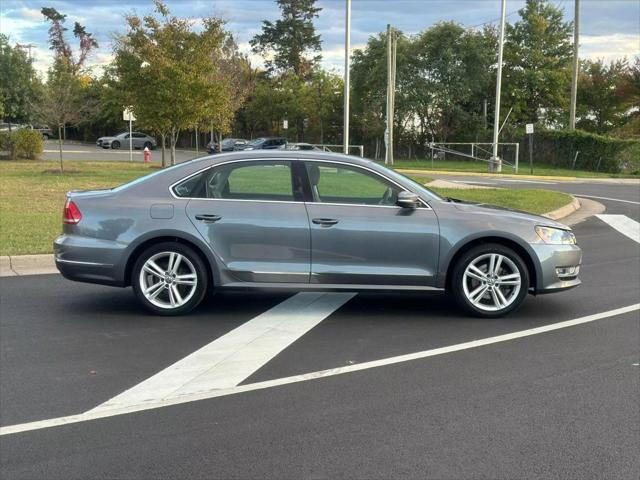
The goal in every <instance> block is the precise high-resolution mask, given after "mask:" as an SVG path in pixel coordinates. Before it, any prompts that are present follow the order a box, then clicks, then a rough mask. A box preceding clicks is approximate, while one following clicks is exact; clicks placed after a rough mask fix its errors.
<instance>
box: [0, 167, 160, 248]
mask: <svg viewBox="0 0 640 480" xmlns="http://www.w3.org/2000/svg"><path fill="white" fill-rule="evenodd" d="M57 169H58V163H57V162H55V161H45V162H34V161H28V160H27V161H4V160H3V161H0V255H18V254H28V253H50V252H51V251H52V246H51V243H52V242H53V239H54V238H55V237H56V236H57V235H58V234H59V233H60V232H61V230H62V207H63V206H64V201H65V193H66V192H68V191H69V190H85V189H91V188H108V187H114V186H117V185H120V184H122V183H125V182H128V181H130V180H133V179H134V178H137V177H139V176H141V175H145V174H147V173H151V172H153V171H155V169H154V168H153V167H150V166H147V165H144V164H141V163H135V164H130V163H124V162H72V161H69V162H65V169H67V170H68V173H65V174H62V175H61V174H59V173H52V172H54V171H57Z"/></svg>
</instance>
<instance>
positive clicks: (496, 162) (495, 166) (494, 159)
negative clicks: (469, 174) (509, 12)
mask: <svg viewBox="0 0 640 480" xmlns="http://www.w3.org/2000/svg"><path fill="white" fill-rule="evenodd" d="M506 9H507V0H502V13H501V15H500V38H499V40H498V78H497V79H496V105H495V114H494V118H493V152H492V155H491V161H490V163H489V171H491V172H496V173H499V172H501V171H502V160H501V159H500V157H498V135H499V133H500V90H501V88H502V50H503V48H504V24H505V19H506Z"/></svg>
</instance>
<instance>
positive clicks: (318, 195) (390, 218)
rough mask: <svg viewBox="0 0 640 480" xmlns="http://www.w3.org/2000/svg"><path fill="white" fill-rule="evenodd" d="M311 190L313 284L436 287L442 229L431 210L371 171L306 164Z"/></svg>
mask: <svg viewBox="0 0 640 480" xmlns="http://www.w3.org/2000/svg"><path fill="white" fill-rule="evenodd" d="M305 166H306V170H307V177H308V179H309V183H310V186H311V195H312V200H313V201H311V202H307V203H306V206H307V212H308V214H309V220H310V227H311V245H312V249H311V279H310V281H311V283H324V284H360V285H408V286H433V285H434V284H435V278H436V272H437V265H438V245H439V228H438V220H437V218H436V216H435V214H434V212H433V210H431V208H429V207H428V206H427V205H421V206H420V207H419V208H416V209H407V208H401V207H399V206H397V205H396V200H397V197H398V193H399V192H400V191H401V190H402V189H401V188H400V187H398V186H397V185H396V184H395V183H394V182H391V181H390V180H388V179H386V178H384V177H382V176H380V175H379V174H377V173H374V172H372V171H370V170H368V169H365V168H360V167H356V166H350V165H345V164H340V163H331V162H320V161H305Z"/></svg>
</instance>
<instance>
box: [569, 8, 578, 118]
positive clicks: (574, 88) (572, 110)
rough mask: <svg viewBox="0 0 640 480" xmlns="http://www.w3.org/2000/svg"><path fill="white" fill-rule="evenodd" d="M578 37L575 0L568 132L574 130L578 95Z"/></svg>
mask: <svg viewBox="0 0 640 480" xmlns="http://www.w3.org/2000/svg"><path fill="white" fill-rule="evenodd" d="M579 36H580V0H575V14H574V19H573V76H572V77H571V105H570V107H569V130H575V128H576V97H577V95H578V70H579V68H580V63H579V60H578V37H579Z"/></svg>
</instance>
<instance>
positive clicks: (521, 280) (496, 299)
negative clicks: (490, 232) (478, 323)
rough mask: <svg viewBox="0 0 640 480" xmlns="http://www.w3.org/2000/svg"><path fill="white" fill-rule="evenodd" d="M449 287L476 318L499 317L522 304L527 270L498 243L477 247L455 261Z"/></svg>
mask: <svg viewBox="0 0 640 480" xmlns="http://www.w3.org/2000/svg"><path fill="white" fill-rule="evenodd" d="M451 287H452V291H453V294H454V296H455V297H456V300H457V302H458V304H459V305H461V306H462V307H463V308H464V309H465V310H466V311H468V312H470V313H472V314H473V315H476V316H479V317H501V316H503V315H506V314H508V313H510V312H513V311H515V310H517V309H518V308H519V307H520V306H521V305H522V303H523V302H524V299H525V297H526V296H527V293H528V290H529V271H528V270H527V266H526V265H525V263H524V261H523V260H522V258H521V257H520V256H519V255H518V254H517V253H516V252H514V251H513V250H512V249H510V248H507V247H505V246H503V245H500V244H484V245H479V246H477V247H474V248H472V249H471V250H469V251H468V252H466V253H465V254H464V255H463V256H462V257H461V258H460V259H459V260H458V262H457V264H456V266H455V267H454V272H453V279H452V284H451Z"/></svg>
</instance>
